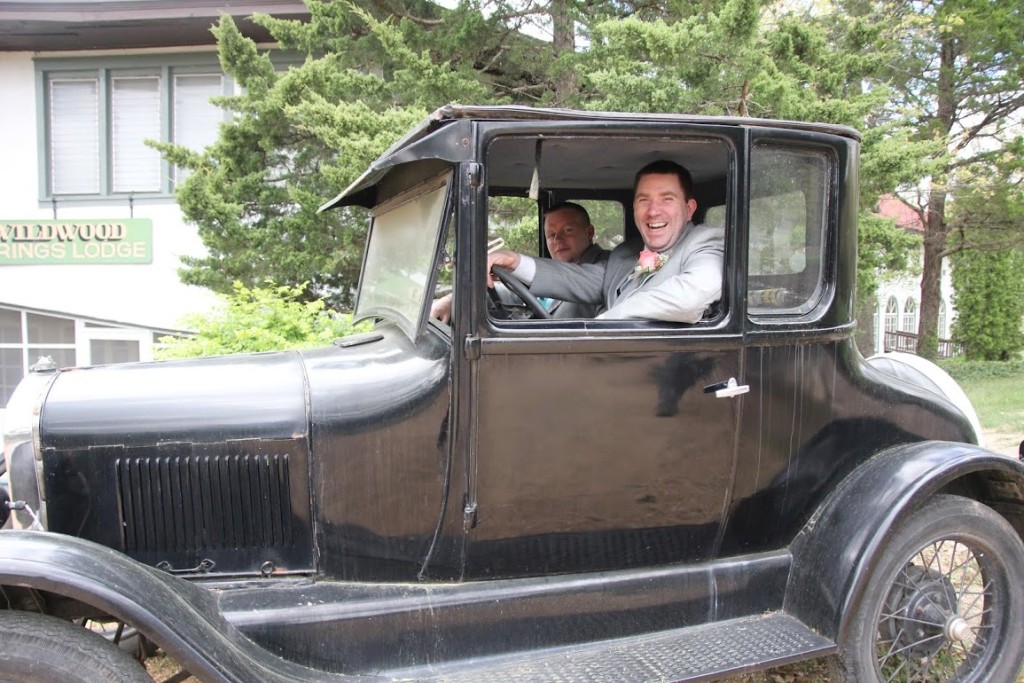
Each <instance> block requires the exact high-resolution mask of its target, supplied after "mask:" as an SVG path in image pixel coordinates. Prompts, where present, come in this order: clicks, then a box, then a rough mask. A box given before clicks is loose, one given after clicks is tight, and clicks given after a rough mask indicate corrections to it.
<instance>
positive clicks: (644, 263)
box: [633, 249, 668, 278]
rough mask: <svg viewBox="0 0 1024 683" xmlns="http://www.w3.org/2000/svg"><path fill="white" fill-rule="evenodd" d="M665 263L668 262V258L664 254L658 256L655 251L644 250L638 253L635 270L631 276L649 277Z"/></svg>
mask: <svg viewBox="0 0 1024 683" xmlns="http://www.w3.org/2000/svg"><path fill="white" fill-rule="evenodd" d="M666 261H668V256H666V255H665V254H659V253H658V252H656V251H650V250H648V249H644V250H643V251H641V252H640V256H639V257H637V260H636V268H634V269H633V276H634V277H638V278H639V277H643V276H644V275H651V274H652V273H654V272H655V271H656V270H658V269H659V268H661V267H662V266H663V265H665V262H666Z"/></svg>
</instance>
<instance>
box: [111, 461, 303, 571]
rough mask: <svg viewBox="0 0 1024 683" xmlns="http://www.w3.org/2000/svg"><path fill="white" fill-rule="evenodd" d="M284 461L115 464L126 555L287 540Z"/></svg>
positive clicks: (288, 516)
mask: <svg viewBox="0 0 1024 683" xmlns="http://www.w3.org/2000/svg"><path fill="white" fill-rule="evenodd" d="M288 465H289V457H288V455H287V454H282V455H273V454H246V455H238V454H231V455H188V456H172V457H157V458H153V457H145V458H142V457H125V458H119V459H118V460H117V461H116V471H117V487H118V498H119V503H120V514H121V520H122V527H121V529H122V542H123V543H124V548H125V550H127V551H129V552H154V551H155V552H160V553H190V552H195V551H198V550H200V549H204V550H212V549H225V550H227V549H242V548H270V547H280V546H287V545H291V542H292V539H293V530H292V515H291V507H292V505H291V497H290V485H289V474H288Z"/></svg>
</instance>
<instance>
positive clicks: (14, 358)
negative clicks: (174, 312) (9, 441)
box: [0, 308, 167, 410]
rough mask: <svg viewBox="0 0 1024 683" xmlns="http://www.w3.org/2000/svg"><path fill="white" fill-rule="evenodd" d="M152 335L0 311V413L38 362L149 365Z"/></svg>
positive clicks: (113, 327) (76, 320) (3, 309)
mask: <svg viewBox="0 0 1024 683" xmlns="http://www.w3.org/2000/svg"><path fill="white" fill-rule="evenodd" d="M154 334H155V333H154V332H153V331H152V330H147V329H139V328H128V327H117V326H114V325H103V324H95V323H91V322H87V321H83V320H81V319H72V318H62V317H59V316H54V315H43V314H41V313H32V312H29V311H24V310H18V309H13V308H0V410H2V409H3V408H4V406H6V405H7V402H8V401H10V399H11V395H12V394H13V393H14V389H15V387H17V386H18V383H19V382H20V381H21V379H22V378H23V377H24V376H25V374H26V373H27V372H28V369H29V367H31V366H32V365H34V364H35V363H36V361H38V360H39V358H40V357H41V356H49V357H50V358H52V359H53V362H54V363H56V364H57V367H60V368H66V367H73V366H76V365H100V364H104V363H127V362H132V361H138V360H151V359H152V357H153V355H152V344H151V343H150V341H151V339H152V338H153V335H154ZM159 334H161V335H163V334H167V332H162V333H159Z"/></svg>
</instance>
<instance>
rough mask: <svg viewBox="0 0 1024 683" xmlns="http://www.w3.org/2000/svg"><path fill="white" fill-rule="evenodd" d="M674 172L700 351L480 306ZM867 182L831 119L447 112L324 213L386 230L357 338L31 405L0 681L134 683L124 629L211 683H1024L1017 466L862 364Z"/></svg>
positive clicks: (190, 367) (656, 330) (932, 389)
mask: <svg viewBox="0 0 1024 683" xmlns="http://www.w3.org/2000/svg"><path fill="white" fill-rule="evenodd" d="M656 159H671V160H675V161H677V162H679V163H682V164H683V165H685V166H686V167H688V168H689V169H690V171H691V172H692V174H693V176H694V181H695V195H696V199H697V201H698V214H697V216H696V219H697V220H698V221H699V222H704V223H707V224H709V225H717V226H720V227H721V228H722V229H723V230H724V234H725V243H726V247H725V267H724V272H723V275H722V276H723V283H722V288H723V294H722V297H721V300H720V301H719V302H717V303H716V304H715V305H713V306H711V307H710V308H709V310H708V313H707V315H705V317H704V319H703V320H701V321H699V322H697V323H694V324H680V323H665V322H657V321H650V320H605V319H557V318H550V319H549V318H546V317H544V316H543V307H541V306H539V305H538V304H537V303H536V302H535V301H533V300H532V299H533V297H532V295H531V294H530V292H529V291H528V290H527V291H525V292H524V296H525V299H526V304H525V305H524V306H523V307H521V308H519V307H512V309H511V310H510V308H509V307H508V306H506V305H505V304H499V303H497V302H494V303H492V301H493V300H492V299H491V298H490V297H489V296H488V293H487V289H488V288H487V287H486V286H485V285H486V279H487V272H486V270H487V266H486V252H487V249H488V246H489V244H490V243H491V241H492V240H493V239H494V237H495V234H492V231H499V229H501V228H509V226H520V227H521V228H522V227H523V226H525V228H524V229H525V231H526V232H527V233H528V235H530V236H529V237H528V238H527V243H528V245H529V246H528V250H530V251H533V252H534V253H535V254H536V255H538V256H543V255H544V241H543V239H542V237H541V236H540V229H539V227H540V216H541V214H542V211H543V209H544V208H545V207H547V206H551V205H553V204H554V203H556V202H561V201H565V200H572V201H575V202H579V203H581V204H583V205H585V206H587V207H588V209H589V211H590V213H591V216H592V217H593V219H594V222H595V224H597V226H598V228H599V233H600V237H601V239H602V240H604V243H605V244H606V245H607V246H613V245H615V244H617V243H619V242H621V241H623V240H627V239H632V238H634V237H635V236H636V233H637V228H636V225H635V223H634V220H633V215H632V210H631V206H632V186H633V180H634V173H635V172H636V171H637V170H638V169H640V168H641V167H643V166H644V165H645V164H647V163H648V162H650V161H652V160H656ZM857 168H858V136H857V133H856V132H855V131H853V130H850V129H847V128H842V127H838V126H829V125H816V124H808V123H788V122H779V121H761V120H750V119H737V118H706V117H690V116H669V115H647V116H643V115H626V114H598V113H589V112H571V111H552V110H539V109H538V110H534V109H525V108H516V107H498V108H486V107H458V106H451V107H445V108H442V109H440V110H438V111H437V112H435V113H434V114H433V115H432V116H430V117H429V119H428V120H426V121H425V122H424V123H423V124H422V125H421V126H419V127H418V128H417V129H415V130H414V131H412V132H411V133H409V134H408V135H407V136H406V137H405V138H403V139H402V140H401V141H400V142H398V143H396V144H395V145H394V146H393V147H392V148H391V149H389V150H388V151H387V152H386V153H385V154H384V155H383V156H381V157H380V159H378V160H377V161H376V162H375V163H374V164H373V165H372V166H371V167H370V169H369V170H368V171H367V172H366V173H365V174H364V175H363V176H362V177H360V178H359V179H358V180H357V181H356V182H355V183H354V184H353V185H352V186H351V187H349V188H348V189H347V190H345V191H344V192H343V193H342V194H341V195H339V196H338V197H337V198H336V199H334V200H333V201H331V202H328V204H327V205H325V208H333V207H337V206H362V207H367V208H369V209H370V214H371V227H370V235H369V240H368V246H367V249H366V255H365V259H364V265H363V272H362V277H361V285H360V292H359V298H358V305H357V315H358V317H361V318H364V319H372V320H374V326H373V329H372V331H370V332H365V333H361V334H359V335H357V336H353V337H349V338H345V339H341V340H338V341H337V342H336V343H335V344H334V345H333V346H331V347H329V348H321V349H315V350H309V351H301V352H280V353H263V354H253V355H244V356H225V357H214V358H203V359H195V360H187V361H169V362H155V363H138V364H128V365H117V366H106V367H92V368H78V369H67V370H56V369H54V368H52V367H47V365H46V364H45V363H44V364H42V365H41V366H39V367H38V368H37V369H36V372H34V373H33V374H32V375H31V376H30V377H28V378H27V379H26V380H25V381H24V383H23V385H22V386H21V387H20V388H19V389H18V391H17V393H16V394H15V397H14V398H13V399H12V402H11V404H10V406H9V409H8V415H7V418H8V429H7V434H6V454H5V455H6V461H7V463H8V465H9V476H10V486H11V495H12V498H13V499H14V501H13V502H12V503H11V506H12V507H15V508H16V509H15V511H14V512H13V516H14V519H13V522H14V525H15V526H16V527H18V528H17V529H16V530H12V531H4V532H0V679H2V680H11V681H68V680H83V681H96V680H117V681H136V680H148V678H147V677H146V675H145V673H144V672H143V670H142V669H141V667H139V666H138V664H137V663H136V662H134V661H132V659H131V658H130V657H129V656H128V655H126V654H124V653H123V652H122V651H121V650H120V649H119V648H117V647H115V646H114V645H113V644H111V643H110V642H109V640H110V639H116V636H117V633H118V632H119V631H120V628H121V625H124V628H125V629H126V631H128V632H131V633H134V634H136V635H137V637H141V638H143V639H144V640H145V642H147V643H152V644H155V645H157V646H159V647H160V648H162V649H163V650H164V651H165V652H166V653H168V654H169V655H170V656H171V657H172V658H173V659H174V660H176V661H177V662H179V663H180V664H181V665H182V666H183V667H184V668H185V669H187V670H188V671H190V672H191V673H192V674H194V675H195V676H196V677H197V678H199V679H200V680H203V681H240V682H246V683H251V682H256V681H260V682H262V681H282V682H283V681H325V682H326V681H399V680H400V681H408V680H424V681H538V682H549V681H616V682H620V681H681V680H708V679H713V678H718V677H723V676H728V675H730V674H733V673H738V672H744V671H750V670H753V669H758V668H767V667H772V666H777V665H779V664H783V663H787V662H793V661H797V660H802V659H809V658H815V657H826V656H828V657H830V658H831V664H832V667H833V669H834V670H835V678H836V680H860V681H893V680H900V681H924V680H928V681H931V680H957V681H1012V680H1013V679H1014V678H1015V676H1016V675H1017V672H1018V671H1019V670H1020V668H1021V663H1022V658H1024V629H1022V628H1021V620H1022V617H1024V593H1022V592H1021V591H1022V588H1021V587H1022V586H1024V545H1022V542H1021V536H1020V534H1021V532H1022V531H1024V515H1022V512H1024V468H1022V466H1021V464H1020V463H1019V462H1018V461H1016V460H1013V459H1011V458H1008V457H1005V456H1000V455H996V454H994V453H991V452H989V451H986V450H985V449H983V448H982V447H980V446H979V445H977V444H978V435H977V431H978V430H977V427H976V423H972V420H971V416H972V414H973V412H972V411H971V409H970V406H969V404H965V403H964V402H963V400H962V399H961V398H958V397H957V396H956V395H955V392H953V393H952V394H949V393H948V392H945V391H943V390H942V389H937V388H936V385H934V384H933V385H930V386H925V384H927V381H926V380H927V379H928V376H929V375H930V374H932V373H931V372H930V371H929V370H927V369H926V370H925V371H923V372H921V371H913V372H911V381H908V380H907V379H906V373H896V372H891V371H889V370H887V369H886V368H884V367H882V365H880V364H876V363H873V362H869V361H865V360H864V358H863V357H862V356H861V355H860V354H859V353H858V351H857V349H856V348H855V346H854V342H853V333H854V320H853V313H852V312H853V298H854V296H853V295H854V280H855V260H856V251H857V243H856V242H857V240H856V232H857V204H858V196H857V195H858V179H857ZM520 232H522V230H520ZM503 234H506V235H508V234H510V233H509V231H508V230H507V229H506V230H504V232H503ZM534 234H536V235H537V236H536V237H533V235H534ZM503 277H506V279H507V276H503ZM449 288H450V290H451V291H452V292H453V294H454V308H453V315H452V318H451V323H450V324H445V323H441V322H439V321H438V320H435V319H431V318H430V317H429V315H428V311H429V307H430V303H431V300H432V299H433V298H434V297H435V296H436V295H437V294H438V293H439V292H443V291H447V290H449ZM914 373H916V374H917V378H916V379H915V378H914ZM899 374H903V375H904V377H902V378H901V377H900V376H897V375H899ZM917 379H919V380H921V381H920V382H919V381H916V380H917ZM95 623H99V624H106V625H107V629H108V633H107V635H108V639H106V640H105V639H104V638H103V637H101V636H100V635H97V633H96V632H95V631H94V630H92V629H87V628H83V627H82V624H86V625H88V624H95ZM114 624H116V625H117V629H114V628H113V627H112V626H111V625H114ZM90 631H92V632H90ZM111 631H113V632H111Z"/></svg>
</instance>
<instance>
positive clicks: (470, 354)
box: [464, 334, 480, 360]
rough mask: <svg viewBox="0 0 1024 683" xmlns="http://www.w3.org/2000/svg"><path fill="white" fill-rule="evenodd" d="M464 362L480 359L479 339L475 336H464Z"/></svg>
mask: <svg viewBox="0 0 1024 683" xmlns="http://www.w3.org/2000/svg"><path fill="white" fill-rule="evenodd" d="M464 350H465V355H466V360H476V359H478V358H480V337H477V336H475V335H472V334H470V335H466V345H465V347H464Z"/></svg>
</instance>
